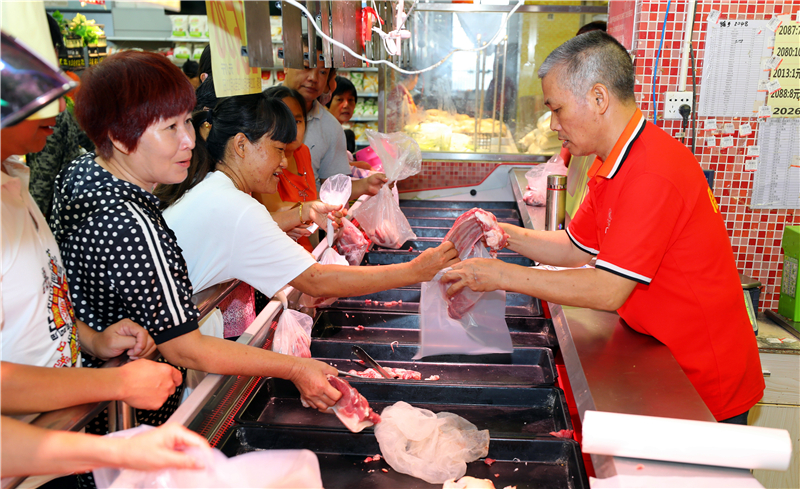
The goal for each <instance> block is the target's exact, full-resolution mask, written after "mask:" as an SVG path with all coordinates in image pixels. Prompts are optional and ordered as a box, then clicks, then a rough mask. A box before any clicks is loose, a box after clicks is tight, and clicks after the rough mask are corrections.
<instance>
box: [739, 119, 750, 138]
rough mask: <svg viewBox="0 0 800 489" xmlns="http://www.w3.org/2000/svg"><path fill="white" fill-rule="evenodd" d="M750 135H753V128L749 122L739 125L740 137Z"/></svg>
mask: <svg viewBox="0 0 800 489" xmlns="http://www.w3.org/2000/svg"><path fill="white" fill-rule="evenodd" d="M750 134H753V126H751V125H750V123H749V122H745V123H744V124H740V125H739V136H740V137H744V136H749V135H750Z"/></svg>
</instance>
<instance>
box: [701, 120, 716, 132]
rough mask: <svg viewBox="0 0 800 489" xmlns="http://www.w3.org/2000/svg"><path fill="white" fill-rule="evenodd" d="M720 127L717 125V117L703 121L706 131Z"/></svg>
mask: <svg viewBox="0 0 800 489" xmlns="http://www.w3.org/2000/svg"><path fill="white" fill-rule="evenodd" d="M718 129H719V128H718V127H717V120H716V119H706V120H705V121H703V130H704V131H717V130H718Z"/></svg>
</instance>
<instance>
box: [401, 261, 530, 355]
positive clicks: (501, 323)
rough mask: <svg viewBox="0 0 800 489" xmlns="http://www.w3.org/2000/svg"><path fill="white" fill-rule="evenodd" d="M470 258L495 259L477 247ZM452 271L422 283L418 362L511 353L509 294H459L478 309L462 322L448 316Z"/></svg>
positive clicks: (493, 292) (473, 310)
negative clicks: (445, 280) (439, 357)
mask: <svg viewBox="0 0 800 489" xmlns="http://www.w3.org/2000/svg"><path fill="white" fill-rule="evenodd" d="M467 258H491V257H490V256H489V252H488V251H486V248H484V247H483V246H475V248H474V252H473V253H472V254H470V255H469V256H468V257H467ZM449 270H450V268H445V269H444V270H441V271H440V272H439V273H437V274H436V276H435V277H434V278H433V280H432V281H430V282H425V283H423V284H422V291H421V297H420V304H419V316H420V318H419V329H420V342H419V351H418V352H417V354H416V355H414V360H419V359H421V358H424V357H428V356H431V355H448V354H465V355H483V354H487V353H511V352H513V351H514V347H513V346H512V344H511V333H509V332H508V324H506V292H505V291H504V290H495V291H492V292H474V291H472V290H470V289H468V288H465V289H464V291H463V293H462V294H459V295H460V296H461V297H462V299H461V300H465V301H470V302H471V303H474V307H472V308H471V309H470V311H469V312H467V313H466V314H464V315H463V316H462V317H461V319H453V318H452V317H450V314H448V311H447V308H448V306H449V302H448V300H447V298H446V296H445V291H446V290H447V288H448V287H449V284H447V285H444V284H442V283H441V278H442V275H444V274H445V273H447V272H448V271H449Z"/></svg>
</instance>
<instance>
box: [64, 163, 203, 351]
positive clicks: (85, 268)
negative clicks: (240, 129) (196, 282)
mask: <svg viewBox="0 0 800 489" xmlns="http://www.w3.org/2000/svg"><path fill="white" fill-rule="evenodd" d="M94 159H95V154H94V153H87V154H85V155H83V156H81V157H80V158H78V159H76V160H75V161H73V162H72V163H71V164H70V165H69V166H68V167H67V168H65V169H64V170H63V171H62V172H61V173H60V174H59V176H58V178H57V179H56V187H55V197H54V200H53V213H52V215H51V217H50V227H51V228H52V229H53V233H54V234H55V237H56V241H57V242H58V245H59V247H60V249H61V254H62V257H63V259H64V264H65V266H66V268H67V275H68V278H69V283H70V288H71V289H72V297H73V304H74V306H75V315H76V316H77V318H78V319H80V320H81V321H83V322H85V323H86V324H88V325H89V326H90V327H91V328H93V329H95V330H97V331H103V330H104V329H105V328H106V327H108V326H109V325H111V324H114V323H116V322H118V321H120V320H122V319H125V318H128V319H130V320H132V321H134V322H135V323H137V324H139V325H141V326H142V327H144V328H145V329H147V330H148V331H149V332H150V335H151V336H152V337H153V339H154V340H155V342H156V344H161V343H164V342H166V341H169V340H171V339H173V338H176V337H178V336H181V335H183V334H186V333H188V332H190V331H193V330H195V329H197V320H198V317H199V312H198V311H197V308H196V307H195V306H194V304H193V303H192V284H191V282H190V281H189V275H188V272H187V269H186V262H185V261H184V259H183V256H182V255H181V250H180V248H179V247H178V243H177V240H176V239H175V235H174V234H173V233H172V231H171V230H170V229H169V228H168V227H167V224H166V222H165V221H164V219H163V217H162V215H161V211H159V210H158V199H156V198H155V197H154V196H153V194H151V193H149V192H146V191H145V190H143V189H141V188H140V187H138V186H136V185H134V184H132V183H129V182H126V181H123V180H120V179H118V178H116V177H115V176H113V175H112V174H111V173H109V172H108V171H107V170H105V169H104V168H102V167H101V166H100V165H98V164H97V163H96V162H95V161H94ZM83 358H84V361H83V364H84V366H88V367H97V366H99V365H100V364H101V363H102V361H100V360H98V359H96V358H94V357H91V356H90V355H87V354H84V355H83Z"/></svg>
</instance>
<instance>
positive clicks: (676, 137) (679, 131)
mask: <svg viewBox="0 0 800 489" xmlns="http://www.w3.org/2000/svg"><path fill="white" fill-rule="evenodd" d="M673 137H674V138H675V139H680V138H682V137H683V131H681V130H680V129H678V130H677V131H675V135H674V136H673Z"/></svg>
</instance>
